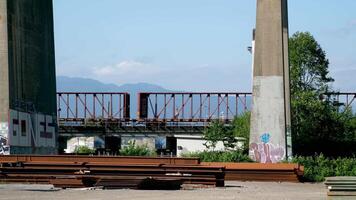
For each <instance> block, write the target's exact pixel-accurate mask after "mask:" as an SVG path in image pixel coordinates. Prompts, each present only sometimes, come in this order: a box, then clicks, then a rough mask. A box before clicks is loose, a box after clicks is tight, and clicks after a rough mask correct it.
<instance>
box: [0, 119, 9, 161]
mask: <svg viewBox="0 0 356 200" xmlns="http://www.w3.org/2000/svg"><path fill="white" fill-rule="evenodd" d="M8 130H9V128H8V124H7V123H0V155H8V154H10V148H9V145H8Z"/></svg>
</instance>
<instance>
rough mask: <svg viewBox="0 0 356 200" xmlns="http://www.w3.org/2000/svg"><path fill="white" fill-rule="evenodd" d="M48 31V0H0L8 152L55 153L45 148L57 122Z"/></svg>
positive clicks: (0, 126)
mask: <svg viewBox="0 0 356 200" xmlns="http://www.w3.org/2000/svg"><path fill="white" fill-rule="evenodd" d="M53 31H54V30H53V5H52V0H0V133H1V135H2V136H3V139H5V140H7V143H9V144H8V145H10V146H11V148H10V151H11V152H16V153H37V152H44V153H51V152H53V153H54V152H55V151H54V149H55V148H53V147H51V148H47V146H48V144H50V143H48V142H50V141H49V139H48V137H49V135H50V134H52V133H48V130H49V128H48V127H49V126H50V127H54V126H55V125H53V124H54V123H53V122H55V121H56V79H55V57H54V56H55V55H54V32H53ZM14 112H16V113H20V112H21V115H22V116H26V117H21V116H20V115H19V114H16V116H14V115H12V114H11V113H14ZM47 118H48V119H53V121H51V122H49V121H47V120H46V119H47ZM14 124H15V125H14ZM6 132H7V133H6ZM40 135H42V136H40ZM11 137H13V138H12V140H11ZM54 137H57V136H56V135H55V136H54ZM42 138H45V139H42ZM52 138H53V137H52ZM53 139H54V138H53ZM41 141H45V143H44V144H43V145H42V144H41V143H43V142H41ZM10 142H11V143H10ZM24 144H26V145H24ZM28 144H30V145H28ZM0 145H1V144H0ZM41 145H42V146H41ZM37 147H41V148H38V149H37Z"/></svg>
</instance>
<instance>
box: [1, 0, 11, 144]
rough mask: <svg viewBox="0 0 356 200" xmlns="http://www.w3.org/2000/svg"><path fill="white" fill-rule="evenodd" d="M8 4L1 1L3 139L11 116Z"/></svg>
mask: <svg viewBox="0 0 356 200" xmlns="http://www.w3.org/2000/svg"><path fill="white" fill-rule="evenodd" d="M6 3H7V2H6V0H0V136H2V137H7V132H8V131H7V130H8V116H9V60H8V59H9V55H8V34H7V4H6ZM0 145H1V141H0Z"/></svg>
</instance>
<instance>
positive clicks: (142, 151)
mask: <svg viewBox="0 0 356 200" xmlns="http://www.w3.org/2000/svg"><path fill="white" fill-rule="evenodd" d="M119 154H120V155H121V156H155V155H156V152H154V151H153V150H151V149H150V148H148V147H147V145H136V142H135V141H130V142H129V145H128V146H126V147H124V148H123V149H121V150H120V151H119Z"/></svg>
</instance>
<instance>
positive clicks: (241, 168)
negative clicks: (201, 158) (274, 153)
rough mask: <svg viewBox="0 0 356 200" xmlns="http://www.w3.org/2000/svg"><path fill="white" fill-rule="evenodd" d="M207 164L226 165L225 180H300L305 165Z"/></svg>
mask: <svg viewBox="0 0 356 200" xmlns="http://www.w3.org/2000/svg"><path fill="white" fill-rule="evenodd" d="M202 165H206V166H220V167H225V180H234V181H268V182H270V181H278V182H300V181H301V180H302V177H303V175H304V167H303V166H301V165H299V164H287V163H279V164H260V163H213V162H211V163H202Z"/></svg>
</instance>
